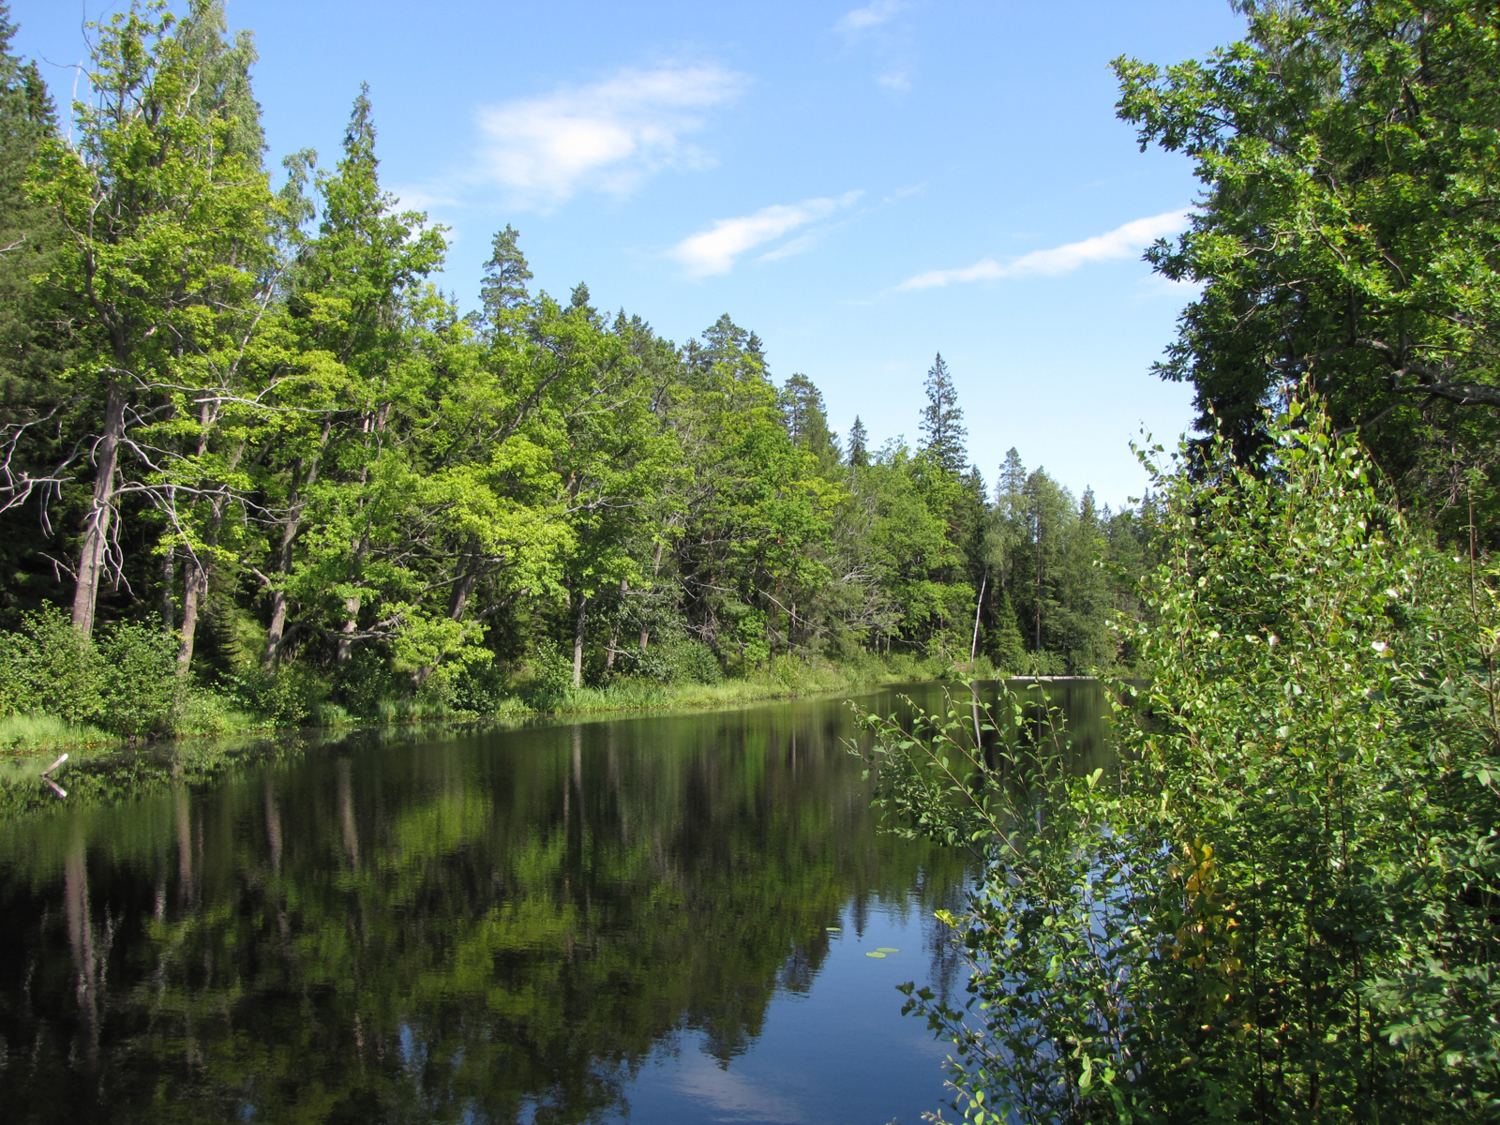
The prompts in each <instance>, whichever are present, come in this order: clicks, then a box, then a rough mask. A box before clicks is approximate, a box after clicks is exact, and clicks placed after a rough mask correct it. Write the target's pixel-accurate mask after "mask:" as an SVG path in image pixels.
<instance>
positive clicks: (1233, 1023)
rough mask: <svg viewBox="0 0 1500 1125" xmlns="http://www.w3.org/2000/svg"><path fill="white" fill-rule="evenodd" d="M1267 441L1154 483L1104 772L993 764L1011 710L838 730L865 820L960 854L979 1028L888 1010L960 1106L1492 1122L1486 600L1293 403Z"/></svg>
mask: <svg viewBox="0 0 1500 1125" xmlns="http://www.w3.org/2000/svg"><path fill="white" fill-rule="evenodd" d="M1270 434H1271V438H1272V441H1273V443H1274V444H1273V446H1272V449H1271V454H1272V458H1271V463H1270V465H1269V467H1268V471H1266V472H1264V473H1262V474H1255V473H1251V472H1249V471H1246V470H1244V469H1241V468H1239V467H1237V466H1235V465H1234V464H1233V463H1232V462H1231V461H1230V459H1229V456H1228V452H1227V450H1225V449H1223V448H1217V449H1215V450H1212V451H1210V455H1209V456H1208V457H1207V458H1205V459H1204V460H1201V461H1199V462H1198V463H1197V465H1196V466H1195V469H1196V471H1195V473H1194V474H1193V475H1192V476H1189V475H1188V474H1187V473H1185V472H1180V473H1178V474H1175V475H1173V476H1170V477H1164V478H1159V479H1158V481H1157V483H1158V485H1160V486H1161V488H1162V490H1163V492H1164V493H1165V495H1166V498H1167V503H1166V506H1165V513H1164V522H1163V527H1164V529H1165V531H1166V533H1167V535H1168V536H1169V537H1170V542H1171V545H1172V549H1171V550H1170V551H1169V552H1167V555H1168V558H1167V561H1166V562H1164V563H1163V565H1162V566H1161V567H1160V569H1159V570H1158V571H1157V572H1156V573H1155V574H1154V575H1152V576H1151V577H1150V579H1149V583H1148V589H1147V591H1146V592H1147V594H1148V601H1149V604H1150V608H1151V609H1152V611H1153V613H1154V615H1155V617H1156V619H1157V622H1158V623H1157V624H1156V625H1155V626H1153V627H1151V628H1150V629H1146V628H1144V627H1141V628H1139V630H1138V632H1137V636H1136V639H1137V640H1138V641H1139V643H1140V647H1141V651H1142V653H1143V655H1144V656H1145V658H1146V659H1147V660H1148V661H1149V662H1150V666H1151V667H1152V668H1153V670H1154V679H1153V681H1152V682H1151V684H1150V686H1149V687H1147V688H1143V689H1139V692H1138V694H1137V695H1136V697H1135V698H1134V699H1133V701H1132V702H1133V704H1134V705H1135V706H1136V707H1137V708H1138V714H1139V715H1140V716H1141V717H1140V718H1137V719H1134V720H1133V721H1130V722H1127V723H1125V724H1124V725H1123V727H1122V741H1123V746H1122V754H1121V756H1120V759H1119V766H1118V773H1117V775H1115V776H1110V777H1106V776H1105V775H1104V773H1103V771H1099V772H1098V773H1096V774H1095V775H1093V776H1092V777H1090V778H1088V779H1083V780H1080V779H1076V778H1068V777H1067V776H1065V775H1064V774H1063V773H1062V771H1061V768H1060V766H1061V761H1062V759H1061V758H1059V757H1048V756H1046V755H1034V754H1033V753H1032V752H1031V751H1030V750H1028V749H1027V748H1025V747H1019V746H1015V745H1014V739H1013V738H1010V737H1009V735H1010V732H1011V731H1012V730H1014V729H1015V723H1014V717H1015V716H1016V715H1017V714H1020V713H1021V712H1020V711H1010V712H1008V713H1007V714H1005V715H1003V716H1002V718H1001V720H1000V721H993V720H992V723H991V726H992V727H994V728H998V731H997V732H996V733H997V734H998V735H1000V736H1002V738H1001V744H1000V745H999V746H995V747H990V748H989V751H988V752H987V753H978V752H976V751H975V750H974V748H973V741H972V737H971V736H970V734H969V733H968V732H969V730H970V729H971V728H968V727H966V725H965V722H964V719H965V718H966V715H965V713H964V711H963V710H962V709H961V710H959V711H957V712H955V713H954V715H952V716H950V717H946V718H938V719H921V718H919V719H918V721H917V723H916V725H915V726H905V727H903V726H898V725H896V724H894V723H892V722H888V721H882V720H878V719H872V720H870V721H871V724H872V725H873V726H874V727H875V728H876V730H877V734H878V736H879V737H878V741H877V745H876V747H875V749H874V750H873V751H871V753H870V761H871V764H872V765H873V766H874V767H875V768H876V769H877V770H878V777H879V793H880V799H881V800H882V801H883V802H884V803H885V805H886V808H887V809H888V810H889V811H891V812H892V813H894V814H897V815H899V816H900V817H901V818H902V821H903V823H904V824H905V825H906V826H907V828H908V830H910V831H920V832H923V833H926V834H928V835H932V836H935V837H938V838H940V839H945V840H947V841H948V842H975V843H976V844H977V845H978V846H979V847H980V848H981V850H982V851H983V853H984V856H985V859H986V863H987V866H986V875H985V879H984V883H983V886H982V888H981V889H980V890H979V891H978V892H977V893H975V894H974V895H973V896H972V897H971V899H970V904H969V914H968V916H967V917H954V918H950V921H951V923H952V925H953V926H954V928H955V930H956V932H957V933H958V934H959V935H960V937H961V938H962V941H963V943H964V947H965V949H966V951H967V954H968V956H969V959H970V962H971V967H972V970H973V973H972V976H971V981H970V986H969V988H970V991H971V992H972V993H974V994H975V998H976V1002H975V1003H973V1004H972V1009H971V1010H972V1011H974V1012H975V1013H976V1014H977V1013H981V1012H982V1013H983V1014H982V1016H980V1017H979V1018H980V1019H981V1020H982V1024H980V1025H978V1026H976V1025H975V1024H973V1023H970V1022H969V1017H967V1015H966V1013H965V1012H961V1011H956V1010H954V1009H953V1008H951V1007H950V1006H949V1005H947V1004H946V1003H944V1002H943V1001H942V1000H941V999H939V998H937V997H934V996H933V995H932V994H931V993H928V992H925V991H923V992H916V991H912V993H911V996H912V999H911V1003H910V1005H909V1008H910V1009H911V1010H914V1011H918V1012H920V1013H922V1014H925V1015H926V1016H927V1017H928V1018H929V1019H930V1020H931V1021H932V1023H933V1025H934V1026H935V1027H937V1028H940V1029H942V1030H944V1031H946V1032H947V1034H949V1035H950V1036H951V1037H952V1038H953V1040H954V1042H955V1043H956V1044H957V1046H958V1053H957V1057H956V1060H955V1062H954V1064H953V1068H952V1072H951V1077H952V1080H953V1082H954V1085H955V1087H956V1090H957V1102H956V1105H957V1108H958V1109H959V1110H960V1111H961V1112H962V1113H963V1114H964V1117H965V1118H966V1119H967V1120H973V1121H983V1122H993V1123H996V1125H998V1123H999V1122H1001V1121H1009V1120H1015V1121H1027V1122H1031V1121H1086V1120H1105V1119H1109V1120H1115V1119H1118V1120H1126V1119H1131V1120H1137V1121H1162V1122H1176V1121H1183V1122H1188V1121H1193V1122H1198V1121H1210V1122H1211V1121H1223V1122H1230V1121H1246V1120H1255V1121H1285V1122H1288V1123H1293V1122H1309V1123H1310V1122H1313V1121H1318V1122H1325V1121H1364V1120H1371V1121H1373V1120H1381V1121H1387V1122H1391V1121H1402V1122H1419V1121H1439V1120H1441V1121H1469V1120H1476V1121H1477V1120H1489V1119H1493V1115H1494V1112H1495V1108H1496V1106H1497V1104H1500V1024H1497V1022H1496V1019H1495V1013H1496V1012H1497V1011H1500V927H1497V926H1496V925H1495V923H1494V921H1493V918H1492V914H1493V910H1494V907H1493V904H1494V903H1495V902H1496V901H1500V874H1497V871H1496V867H1495V841H1496V839H1497V836H1500V793H1497V787H1496V780H1497V778H1500V764H1497V763H1496V761H1495V754H1494V747H1495V746H1496V745H1497V743H1500V737H1497V736H1500V732H1497V730H1496V727H1495V717H1494V716H1495V706H1496V702H1497V701H1496V697H1495V692H1494V685H1493V681H1492V678H1491V671H1490V670H1491V668H1492V667H1493V663H1494V659H1495V656H1496V651H1495V650H1496V636H1497V632H1496V622H1497V620H1500V598H1497V596H1496V594H1495V592H1494V590H1493V589H1492V586H1491V585H1490V584H1488V583H1486V582H1482V581H1478V580H1477V578H1476V579H1475V580H1473V581H1472V584H1471V579H1470V573H1471V572H1470V570H1469V564H1468V562H1467V561H1463V562H1462V563H1461V565H1459V566H1455V565H1454V560H1452V559H1451V558H1449V557H1446V556H1444V555H1443V554H1442V553H1440V552H1439V551H1438V550H1436V548H1435V547H1434V546H1432V545H1431V544H1429V543H1427V542H1425V541H1424V540H1423V539H1422V538H1421V537H1420V536H1419V535H1417V534H1416V533H1414V532H1413V531H1411V530H1410V529H1409V528H1407V527H1406V526H1405V525H1404V524H1403V522H1402V520H1401V517H1400V515H1399V513H1398V512H1397V511H1396V510H1395V509H1394V508H1393V507H1391V506H1390V505H1387V504H1385V503H1383V502H1382V501H1381V499H1380V498H1379V497H1378V495H1377V494H1376V491H1375V489H1374V486H1373V483H1372V479H1371V476H1372V474H1371V470H1370V467H1369V465H1368V463H1367V461H1366V459H1365V458H1364V456H1363V455H1362V454H1361V452H1360V451H1359V449H1358V448H1357V447H1356V446H1355V445H1354V444H1353V442H1352V441H1350V440H1347V439H1344V438H1340V437H1338V436H1336V435H1334V434H1333V433H1332V432H1331V428H1330V426H1329V424H1328V422H1327V420H1326V419H1325V418H1324V417H1323V416H1322V415H1321V414H1320V413H1319V412H1318V411H1317V410H1315V409H1314V410H1306V411H1305V410H1304V409H1303V408H1302V407H1300V406H1298V405H1296V404H1294V405H1293V407H1292V409H1291V410H1290V411H1289V413H1288V415H1286V416H1283V417H1281V418H1279V419H1276V420H1274V421H1273V422H1272V423H1271V424H1270ZM1474 569H1475V571H1478V564H1477V561H1476V563H1475V564H1474ZM1492 581H1500V573H1497V574H1495V575H1493V576H1492ZM1121 690H1122V692H1124V693H1126V695H1127V697H1128V696H1129V694H1130V692H1131V689H1126V688H1122V689H1121ZM1018 707H1019V704H1018ZM990 737H991V738H993V737H995V736H994V735H991V736H990ZM1007 740H1009V744H1010V745H1012V747H1013V748H1012V749H1007ZM1018 776H1019V777H1022V778H1024V779H1025V780H1026V785H1025V786H1024V787H1022V786H1018V785H1016V784H1015V782H1014V779H1015V778H1016V777H1018ZM1038 803H1040V804H1041V805H1042V806H1044V807H1042V808H1038V807H1037V806H1038ZM1017 825H1036V826H1037V827H1036V828H1035V829H1034V830H1033V829H1030V828H1028V829H1027V830H1026V831H1024V832H1023V831H1018V830H1017V828H1016V826H1017Z"/></svg>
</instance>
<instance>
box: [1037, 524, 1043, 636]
mask: <svg viewBox="0 0 1500 1125" xmlns="http://www.w3.org/2000/svg"><path fill="white" fill-rule="evenodd" d="M1036 651H1037V652H1041V651H1042V521H1041V520H1040V519H1038V520H1037V521H1036Z"/></svg>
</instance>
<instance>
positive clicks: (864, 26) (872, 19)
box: [833, 0, 906, 39]
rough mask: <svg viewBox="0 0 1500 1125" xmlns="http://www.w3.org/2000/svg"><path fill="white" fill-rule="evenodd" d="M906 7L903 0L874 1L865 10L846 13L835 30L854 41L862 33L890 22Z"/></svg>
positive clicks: (834, 26)
mask: <svg viewBox="0 0 1500 1125" xmlns="http://www.w3.org/2000/svg"><path fill="white" fill-rule="evenodd" d="M904 7H906V4H905V3H904V2H903V0H874V3H872V4H867V5H865V6H864V7H863V8H855V9H854V10H853V11H850V12H845V13H844V15H843V18H842V19H840V20H839V22H838V23H836V24H834V25H833V30H834V31H838V32H842V33H843V34H844V35H847V36H849V37H850V38H851V39H852V38H854V37H855V36H857V35H859V34H860V33H862V32H865V31H869V30H870V28H872V27H879V26H880V25H881V24H883V23H886V22H888V21H889V20H890V19H891V17H892V16H894V15H895V14H896V13H897V12H899V11H900V10H901V9H902V8H904Z"/></svg>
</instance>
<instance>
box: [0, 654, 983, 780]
mask: <svg viewBox="0 0 1500 1125" xmlns="http://www.w3.org/2000/svg"><path fill="white" fill-rule="evenodd" d="M996 675H1004V673H1002V672H998V671H997V670H996V669H995V668H994V667H993V666H991V665H990V664H989V662H988V661H986V660H984V659H980V660H979V661H977V662H976V663H975V664H974V665H972V666H971V665H969V664H952V663H949V662H946V661H941V660H936V659H926V660H923V659H918V658H916V657H912V656H907V655H900V654H898V655H895V656H889V657H887V656H874V655H870V656H866V657H864V658H862V659H860V660H857V661H848V662H842V663H832V662H828V661H812V662H807V661H802V660H798V659H794V658H788V657H781V658H778V659H777V660H774V661H772V662H771V663H770V664H769V665H768V666H767V667H764V668H761V669H758V670H757V671H756V672H755V673H753V674H752V675H750V676H747V677H742V678H735V679H725V680H721V681H719V682H717V683H699V682H675V683H662V682H660V681H653V680H645V679H636V678H621V679H617V680H615V681H614V682H612V683H609V684H606V685H603V686H598V687H580V688H571V687H568V688H563V689H553V690H538V689H537V688H536V687H535V686H533V685H520V686H518V688H517V689H516V690H515V691H514V693H513V694H509V695H506V696H504V697H502V698H501V699H499V700H498V701H497V703H498V706H496V707H495V708H493V709H487V710H484V711H477V710H466V709H462V708H457V707H451V706H447V705H444V704H441V703H432V702H429V701H425V700H421V699H393V700H381V701H380V702H378V703H377V704H375V705H374V706H373V707H372V708H371V709H370V710H369V711H367V712H364V713H352V712H350V711H348V710H347V709H345V708H343V707H340V706H337V705H333V704H321V705H318V706H316V707H314V708H312V709H311V710H310V712H309V713H308V715H307V716H306V717H305V718H304V719H302V720H301V721H295V722H288V721H285V719H283V718H280V717H278V716H275V715H266V714H257V713H255V712H254V711H251V710H248V709H239V708H236V707H235V706H234V705H233V701H232V700H229V699H226V698H225V697H224V696H223V695H221V694H218V693H214V692H211V691H208V690H207V689H203V688H196V687H195V688H193V689H190V690H189V691H187V692H185V693H184V697H183V700H182V702H181V704H180V706H179V710H178V716H177V720H176V722H175V723H174V728H173V730H172V731H171V733H170V734H166V735H159V736H157V737H155V738H151V739H132V738H125V737H121V736H120V735H117V734H112V733H110V732H107V731H104V730H101V729H99V728H98V727H96V726H93V725H91V724H89V723H77V722H69V721H67V720H66V719H64V718H61V717H59V716H56V715H49V714H21V715H10V716H7V717H4V718H0V754H4V755H7V756H13V757H20V756H29V755H33V754H46V753H60V752H64V751H67V752H74V751H79V750H108V749H120V748H126V747H130V746H139V745H142V744H144V743H151V744H170V743H173V742H179V741H183V740H191V739H204V738H224V737H233V736H236V735H247V736H258V735H268V734H277V733H282V734H286V733H292V732H300V731H308V732H314V731H331V730H332V731H336V730H347V729H358V728H378V727H384V726H394V725H403V724H412V723H445V722H474V721H484V720H495V719H499V720H524V719H529V718H539V717H546V716H565V715H590V714H606V713H627V712H633V711H673V710H694V709H708V708H715V707H732V706H735V705H737V704H742V703H755V702H762V701H768V700H776V699H793V698H797V697H801V696H812V695H826V694H830V693H835V692H840V691H855V690H860V689H863V688H869V687H877V686H879V685H881V684H888V683H901V682H921V681H929V680H940V679H945V678H963V677H970V676H978V677H980V678H990V677H994V676H996Z"/></svg>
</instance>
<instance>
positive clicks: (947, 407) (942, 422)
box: [922, 352, 969, 476]
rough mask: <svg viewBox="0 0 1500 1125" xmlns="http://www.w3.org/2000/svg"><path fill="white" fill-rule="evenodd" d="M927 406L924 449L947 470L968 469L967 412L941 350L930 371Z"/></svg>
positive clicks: (924, 415)
mask: <svg viewBox="0 0 1500 1125" xmlns="http://www.w3.org/2000/svg"><path fill="white" fill-rule="evenodd" d="M925 389H926V391H927V405H926V407H925V408H923V410H922V436H923V441H922V452H923V453H925V454H926V455H927V456H928V457H929V458H930V459H931V460H932V461H933V462H934V463H935V464H937V465H939V466H940V467H941V468H942V469H943V470H944V471H945V472H947V473H950V474H952V475H954V476H957V475H958V474H960V473H962V472H963V471H964V466H965V464H966V463H967V462H968V459H969V455H968V451H967V449H966V448H965V446H964V442H965V440H966V439H967V438H968V436H969V431H968V430H967V429H965V428H964V412H963V409H962V408H961V407H960V406H959V405H958V392H957V391H956V390H954V388H953V379H952V377H951V376H950V375H949V374H948V365H947V364H946V363H944V362H943V356H942V353H941V352H939V353H938V356H937V358H936V359H935V360H934V361H933V363H932V367H931V368H930V369H929V370H928V372H927V382H926V384H925Z"/></svg>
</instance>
